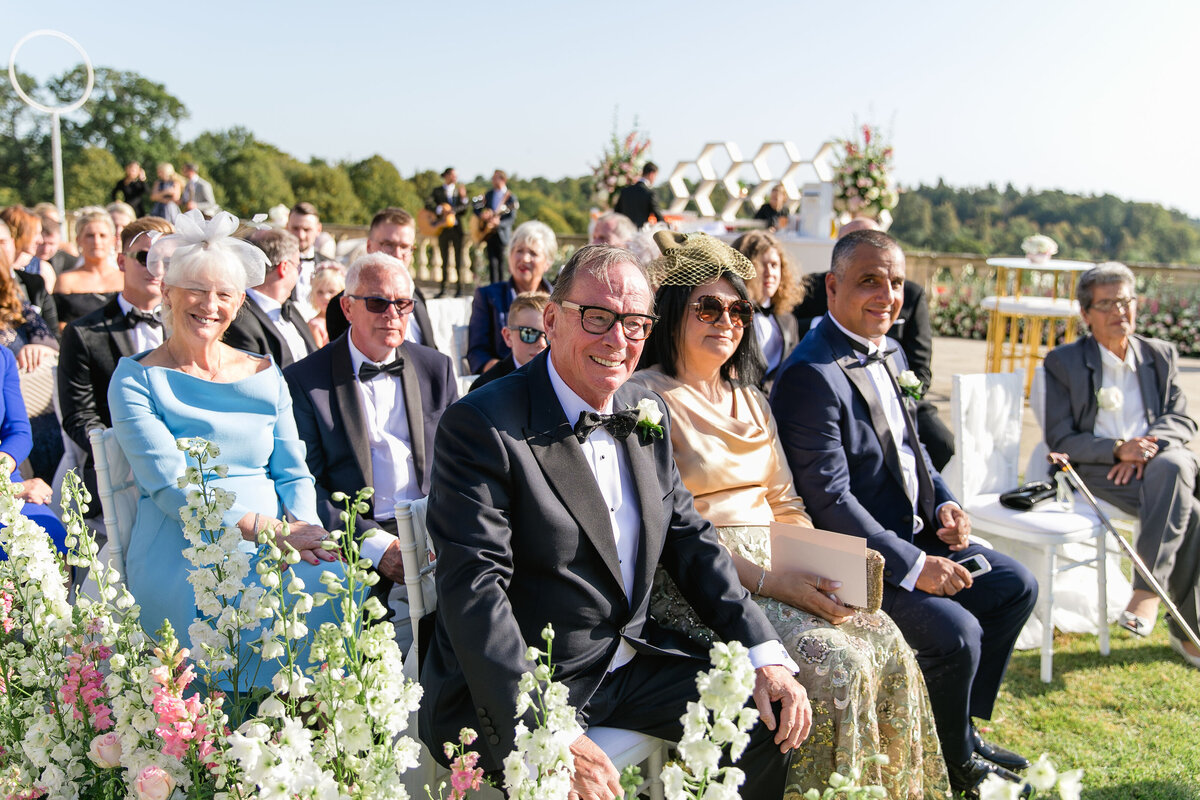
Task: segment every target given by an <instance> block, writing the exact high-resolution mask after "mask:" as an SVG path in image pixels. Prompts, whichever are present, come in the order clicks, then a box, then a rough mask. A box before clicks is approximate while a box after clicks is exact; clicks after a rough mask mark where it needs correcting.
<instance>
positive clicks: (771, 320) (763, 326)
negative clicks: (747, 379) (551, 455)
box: [754, 300, 783, 372]
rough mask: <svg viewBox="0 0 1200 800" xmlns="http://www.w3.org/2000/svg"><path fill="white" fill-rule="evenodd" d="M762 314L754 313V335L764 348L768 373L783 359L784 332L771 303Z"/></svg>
mask: <svg viewBox="0 0 1200 800" xmlns="http://www.w3.org/2000/svg"><path fill="white" fill-rule="evenodd" d="M763 308H765V309H766V310H765V311H763V312H762V313H759V312H757V311H756V312H754V333H755V334H757V335H758V344H759V346H760V347H761V348H762V354H763V358H765V359H766V361H767V372H770V371H771V370H773V369H775V368H776V367H778V366H779V362H780V361H781V360H782V359H783V330H782V329H781V328H780V327H779V323H778V322H777V321H776V319H775V315H774V314H772V313H771V301H770V300H768V301H767V302H766V304H765V305H764V306H763Z"/></svg>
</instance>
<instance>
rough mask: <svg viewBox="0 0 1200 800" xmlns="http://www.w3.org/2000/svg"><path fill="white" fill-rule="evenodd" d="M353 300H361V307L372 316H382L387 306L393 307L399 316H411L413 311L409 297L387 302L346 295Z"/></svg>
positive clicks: (379, 299)
mask: <svg viewBox="0 0 1200 800" xmlns="http://www.w3.org/2000/svg"><path fill="white" fill-rule="evenodd" d="M346 297H349V298H351V299H354V300H362V301H363V305H364V306H366V307H367V311H370V312H371V313H372V314H383V313H385V312H386V311H387V310H388V306H395V307H396V313H397V314H399V315H400V316H404V315H405V314H411V313H412V310H413V301H412V298H411V297H397V298H396V299H395V300H388V299H387V298H386V297H364V296H363V295H361V294H348V295H346Z"/></svg>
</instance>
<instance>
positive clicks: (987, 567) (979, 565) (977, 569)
mask: <svg viewBox="0 0 1200 800" xmlns="http://www.w3.org/2000/svg"><path fill="white" fill-rule="evenodd" d="M958 563H959V564H962V565H963V566H964V567H966V568H967V572H968V573H969V574H970V576H971V577H972V578H978V577H979V576H980V575H982V574H984V573H985V572H991V571H992V565H991V564H990V563H989V562H988V560H987V559H986V558H984V557H983V556H982V555H980V554H978V553H976V554H975V555H973V556H968V557H967V558H964V559H963V560H962V561H960V562H958Z"/></svg>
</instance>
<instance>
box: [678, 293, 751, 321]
mask: <svg viewBox="0 0 1200 800" xmlns="http://www.w3.org/2000/svg"><path fill="white" fill-rule="evenodd" d="M692 309H693V310H694V311H695V312H696V319H698V320H700V321H701V322H704V323H707V324H708V325H716V324H717V322H718V321H719V320H720V319H721V317H723V316H724V315H725V313H726V312H729V324H730V325H732V326H733V327H735V328H744V327H746V326H747V325H749V324H750V321H751V320H752V319H754V306H753V305H752V304H751V303H750V301H749V300H734V301H733V302H732V303H730V304H729V305H725V304H724V303H722V302H721V298H719V297H715V296H713V295H711V294H706V295H704V296H703V297H701V298H700V299H699V300H697V301H696V302H694V303H692Z"/></svg>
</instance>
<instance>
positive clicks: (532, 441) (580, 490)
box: [524, 356, 625, 596]
mask: <svg viewBox="0 0 1200 800" xmlns="http://www.w3.org/2000/svg"><path fill="white" fill-rule="evenodd" d="M524 433H525V442H526V443H527V444H528V445H529V449H530V451H531V452H532V453H533V457H534V458H535V459H537V462H538V465H539V466H541V468H542V472H543V473H544V474H545V476H546V481H547V483H549V484H550V486H551V488H553V489H554V492H555V494H557V495H558V498H559V500H560V501H561V502H562V504H563V507H564V508H566V509H567V511H569V512H570V514H571V516H572V517H574V518H575V521H576V522H577V523H579V527H580V529H581V530H582V531H583V533H584V535H585V536H587V538H588V540H589V541H590V542H591V543H592V546H594V547H595V548H596V551H597V552H598V553H599V554H600V558H601V559H602V560H603V561H604V565H605V566H606V567H608V571H609V573H611V574H612V577H613V580H614V581H616V583H617V586H619V587H621V592H622V596H625V582H624V581H623V580H622V579H621V565H620V562H619V560H618V557H617V541H616V538H615V537H614V536H613V530H612V523H611V522H609V518H608V511H607V510H606V509H605V505H604V496H603V495H602V494H600V487H599V485H597V483H596V481H595V479H594V478H593V477H592V468H591V467H590V466H588V463H587V459H586V458H584V455H583V450H582V448H580V446H579V440H578V439H576V438H575V433H574V431H573V430H572V428H571V425H570V424H569V423H568V422H567V418H566V415H565V414H564V413H563V410H562V405H561V404H560V403H559V402H558V396H557V395H555V394H554V387H553V386H552V385H551V383H550V373H549V372H547V370H546V357H545V356H540V357H539V358H538V359H537V361H536V362H535V363H534V364H533V365H531V368H530V370H529V427H528V428H526V429H525V432H524Z"/></svg>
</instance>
